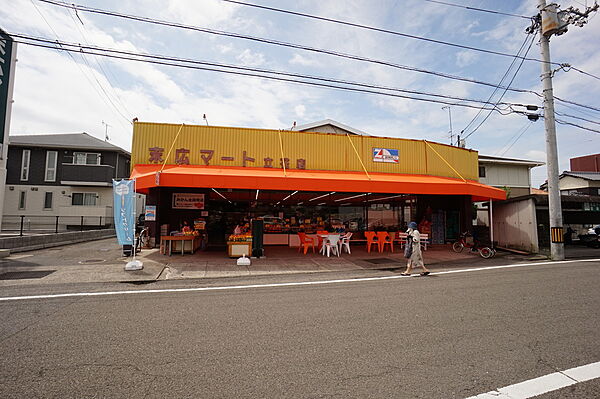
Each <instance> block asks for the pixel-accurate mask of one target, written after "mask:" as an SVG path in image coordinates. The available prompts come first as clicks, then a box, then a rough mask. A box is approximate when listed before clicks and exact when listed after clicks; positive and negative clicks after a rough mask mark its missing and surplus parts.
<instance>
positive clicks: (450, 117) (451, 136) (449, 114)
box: [442, 106, 458, 146]
mask: <svg viewBox="0 0 600 399" xmlns="http://www.w3.org/2000/svg"><path fill="white" fill-rule="evenodd" d="M446 108H448V118H449V119H450V145H452V142H453V139H454V135H453V134H452V113H451V112H450V106H444V107H442V109H446ZM456 145H457V146H458V142H457V143H456Z"/></svg>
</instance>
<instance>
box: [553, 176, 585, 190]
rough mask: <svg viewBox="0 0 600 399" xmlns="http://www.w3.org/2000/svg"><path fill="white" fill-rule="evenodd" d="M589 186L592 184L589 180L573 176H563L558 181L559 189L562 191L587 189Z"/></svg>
mask: <svg viewBox="0 0 600 399" xmlns="http://www.w3.org/2000/svg"><path fill="white" fill-rule="evenodd" d="M589 186H590V184H589V182H588V181H587V180H585V179H582V178H579V177H573V176H563V177H562V178H561V179H560V180H559V181H558V187H559V188H560V189H561V190H573V189H576V188H585V187H589Z"/></svg>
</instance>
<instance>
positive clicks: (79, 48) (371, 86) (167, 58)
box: [12, 33, 526, 113]
mask: <svg viewBox="0 0 600 399" xmlns="http://www.w3.org/2000/svg"><path fill="white" fill-rule="evenodd" d="M12 36H13V37H16V38H22V39H26V40H31V41H35V42H41V43H46V44H51V45H55V44H59V45H60V46H61V47H65V46H66V47H71V48H72V49H71V50H73V51H77V52H82V51H84V50H91V51H99V52H103V53H108V54H119V55H125V56H132V57H142V58H148V59H158V60H163V61H175V62H181V63H190V64H195V65H204V66H210V67H219V68H228V69H233V70H241V71H249V72H257V73H261V74H272V75H282V76H288V77H294V78H302V79H310V80H316V81H322V82H327V83H338V84H343V85H349V86H358V87H363V88H368V89H379V90H386V91H397V92H402V93H407V94H414V95H421V96H428V97H439V98H445V99H450V100H457V101H466V102H471V103H480V104H484V105H485V104H488V105H492V106H493V108H491V109H494V108H496V109H498V110H502V111H506V110H507V109H509V108H511V107H526V105H524V104H519V103H509V102H496V103H491V102H489V101H488V102H486V101H483V100H478V99H472V98H463V97H457V96H450V95H445V94H438V93H429V92H423V91H417V90H406V89H400V88H395V87H388V86H381V85H375V84H367V83H361V82H354V81H347V80H340V79H334V78H325V77H320V76H314V75H307V74H299V73H290V72H284V71H275V70H269V69H263V68H255V67H246V66H237V65H231V64H221V63H215V62H208V61H199V60H193V59H188V58H181V57H174V56H165V55H156V54H146V53H136V52H132V51H125V50H116V49H110V48H105V47H99V46H91V45H82V44H80V43H77V44H75V43H69V42H65V41H60V42H58V41H54V40H49V39H45V38H39V37H33V36H28V35H21V34H14V33H13V34H12ZM23 43H25V44H31V45H34V44H33V43H28V42H23ZM86 52H87V51H86ZM96 55H100V54H96ZM259 76H260V77H264V78H268V76H265V75H259ZM307 83H308V82H307ZM500 105H502V106H504V107H505V109H501V108H500V107H499V106H500ZM509 113H510V112H509Z"/></svg>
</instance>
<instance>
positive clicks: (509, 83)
mask: <svg viewBox="0 0 600 399" xmlns="http://www.w3.org/2000/svg"><path fill="white" fill-rule="evenodd" d="M535 36H536V35H535V34H534V35H532V37H531V42H530V43H529V47H527V50H526V51H525V56H527V54H528V53H529V50H530V49H531V46H532V45H533V42H534V40H535ZM527 39H528V37H527V36H526V37H525V40H524V41H523V45H522V46H521V48H520V49H519V53H520V52H521V51H522V50H523V47H524V46H525V44H526V43H527ZM519 53H517V54H519ZM517 58H518V57H515V58H514V59H513V62H512V63H511V64H510V66H509V67H508V70H507V71H506V73H505V74H504V76H503V77H502V80H500V84H502V82H503V81H504V79H505V78H506V77H507V76H508V74H509V73H510V70H511V69H512V67H513V65H514V63H515V62H516V60H517ZM522 66H523V59H521V63H520V64H519V66H518V67H517V69H516V71H515V73H514V74H513V77H512V79H511V80H510V82H508V85H507V86H506V87H507V88H509V87H510V85H511V84H512V83H513V82H514V80H515V78H516V77H517V74H518V73H519V71H520V70H521V67H522ZM500 84H499V85H498V87H500ZM496 90H498V89H495V90H494V92H493V93H492V95H491V96H490V99H491V98H492V97H493V95H494V94H495V93H496ZM506 91H507V89H505V90H504V91H503V92H502V94H501V95H500V98H499V99H498V101H502V99H503V98H504V95H505V94H506ZM490 115H491V113H488V114H487V115H486V117H485V118H483V120H482V121H481V122H480V123H479V125H477V127H476V128H475V129H473V130H472V131H471V133H469V134H468V135H467V136H466V137H465V138H464V139H467V138H469V137H470V136H471V135H472V134H473V133H475V132H476V131H477V130H478V129H479V128H480V127H481V125H483V124H484V123H485V121H487V120H488V118H489V117H490ZM476 117H477V116H476ZM476 117H475V118H476ZM475 118H473V120H475ZM465 130H466V128H465Z"/></svg>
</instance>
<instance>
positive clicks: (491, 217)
mask: <svg viewBox="0 0 600 399" xmlns="http://www.w3.org/2000/svg"><path fill="white" fill-rule="evenodd" d="M492 202H493V201H492V199H491V198H490V241H491V242H490V245H491V246H492V248H494V213H493V212H492Z"/></svg>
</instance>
